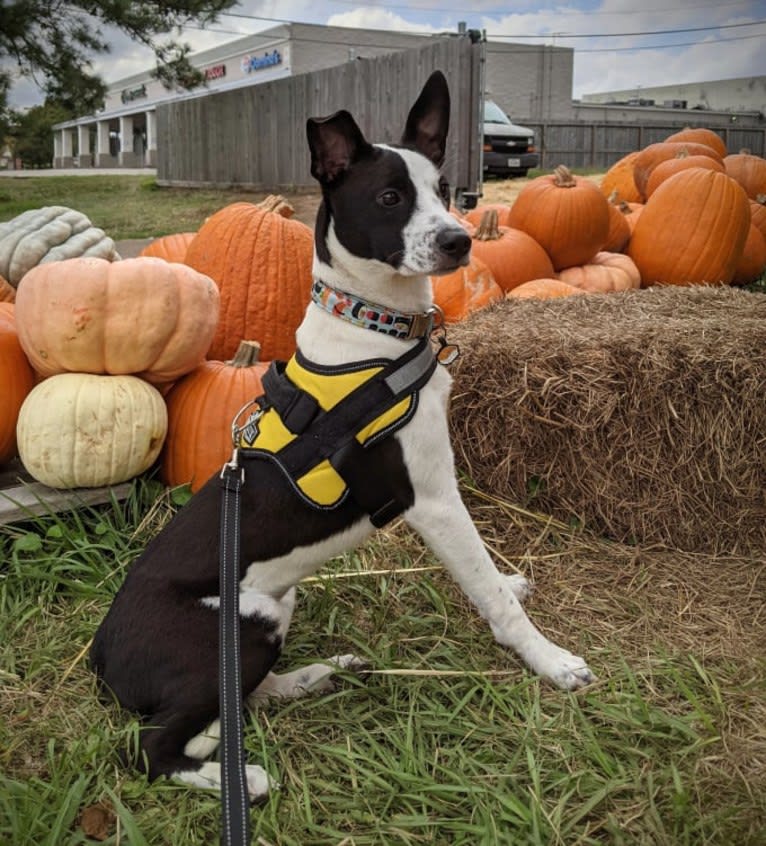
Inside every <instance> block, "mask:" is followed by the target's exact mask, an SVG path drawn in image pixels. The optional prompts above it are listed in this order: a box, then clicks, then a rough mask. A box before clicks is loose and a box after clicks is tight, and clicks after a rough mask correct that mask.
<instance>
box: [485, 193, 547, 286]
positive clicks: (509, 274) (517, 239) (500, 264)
mask: <svg viewBox="0 0 766 846" xmlns="http://www.w3.org/2000/svg"><path fill="white" fill-rule="evenodd" d="M471 254H472V255H473V256H475V257H476V258H479V259H481V260H482V261H483V262H484V263H485V264H486V265H487V267H488V268H489V269H490V271H491V273H492V276H493V277H494V279H495V282H497V284H498V285H499V286H500V287H501V288H502V289H503V291H505V292H507V291H510V290H511V289H512V288H515V287H516V286H517V285H521V284H522V283H523V282H529V280H530V279H540V278H541V277H543V276H553V265H552V264H551V260H550V258H548V253H546V252H545V250H544V249H543V248H542V247H541V246H540V245H539V244H538V243H537V241H535V239H534V238H532V237H531V236H530V235H527V233H526V232H522V231H521V230H520V229H511V228H510V227H508V226H498V217H497V211H496V210H495V209H490V210H489V211H486V212H484V217H482V219H481V223H480V224H479V227H478V229H477V230H476V232H475V234H474V236H473V245H472V247H471Z"/></svg>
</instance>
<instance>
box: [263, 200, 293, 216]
mask: <svg viewBox="0 0 766 846" xmlns="http://www.w3.org/2000/svg"><path fill="white" fill-rule="evenodd" d="M256 206H258V208H259V209H263V210H264V211H269V212H274V214H278V215H279V216H280V217H292V216H293V215H294V214H295V209H294V208H293V207H292V206H291V205H290V203H288V202H287V200H286V199H285V198H284V197H283V196H282V195H281V194H269V196H268V197H266V198H265V199H264V200H261V202H260V203H256Z"/></svg>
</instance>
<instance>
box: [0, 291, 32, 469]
mask: <svg viewBox="0 0 766 846" xmlns="http://www.w3.org/2000/svg"><path fill="white" fill-rule="evenodd" d="M0 305H2V307H1V308H0V396H2V398H3V401H2V403H0V464H2V463H4V462H6V461H9V460H10V459H11V458H13V456H14V455H16V422H17V421H18V418H19V410H20V409H21V406H22V403H23V402H24V400H25V399H26V396H27V394H28V393H29V392H30V391H31V390H32V388H33V387H34V384H35V374H34V371H33V370H32V367H31V366H30V364H29V361H28V360H27V357H26V355H24V350H22V348H21V344H20V343H19V338H18V334H17V332H16V322H15V320H14V317H13V306H11V305H9V304H7V303H2V304H0Z"/></svg>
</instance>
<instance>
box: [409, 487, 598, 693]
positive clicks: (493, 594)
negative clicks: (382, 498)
mask: <svg viewBox="0 0 766 846" xmlns="http://www.w3.org/2000/svg"><path fill="white" fill-rule="evenodd" d="M405 517H406V519H407V522H408V523H409V524H410V526H412V528H413V529H415V531H416V532H418V533H419V534H420V536H421V537H422V538H423V540H424V541H425V542H426V543H427V544H428V546H429V547H430V548H431V549H432V550H433V552H434V553H435V554H436V555H437V557H438V558H439V559H440V561H441V562H442V564H444V566H445V567H446V568H447V570H448V571H449V573H450V574H451V575H452V577H453V578H454V579H455V581H457V583H458V584H459V585H460V587H461V588H462V589H463V591H464V593H465V594H466V595H467V596H468V598H469V599H470V600H471V601H472V602H473V603H474V605H476V607H477V608H478V610H479V613H480V614H481V615H482V616H483V617H484V618H485V619H486V620H487V622H488V623H489V625H490V627H491V629H492V632H493V634H494V635H495V639H496V640H497V641H498V643H501V644H502V645H503V646H509V647H511V649H513V650H514V651H515V652H516V653H517V654H518V655H519V656H520V657H521V658H522V659H523V660H524V661H525V662H526V664H527V665H528V666H529V667H530V668H531V669H532V670H534V671H535V672H536V673H538V674H539V675H541V676H544V677H545V678H547V679H550V681H552V682H553V683H554V684H555V685H557V686H558V687H561V688H564V689H566V690H575V689H577V688H580V687H583V686H584V685H586V684H588V683H590V682H591V681H593V680H594V676H593V674H592V673H591V671H590V670H589V669H588V666H587V665H586V663H585V661H584V660H583V659H582V658H579V657H578V656H576V655H572V654H571V653H570V652H568V651H567V650H566V649H562V648H561V647H560V646H556V644H555V643H552V642H551V641H549V640H548V639H547V638H546V637H544V635H542V634H541V633H540V631H538V629H537V628H536V627H535V626H534V625H533V624H532V622H531V621H530V619H529V617H527V615H526V613H525V611H524V609H523V608H522V607H521V603H520V601H519V598H518V596H517V594H518V593H520V592H521V590H523V585H522V584H521V583H519V582H518V581H517V582H514V581H513V580H511V579H509V577H507V576H504V575H503V574H501V573H500V572H498V570H497V567H496V566H495V564H494V562H493V561H492V559H491V558H490V557H489V555H488V553H487V551H486V549H485V548H484V544H483V543H482V540H481V538H480V537H479V534H478V532H477V531H476V527H475V526H474V524H473V521H472V520H471V517H470V515H469V513H468V511H467V509H466V507H465V505H464V504H463V501H462V500H461V498H460V494H459V493H458V491H457V488H454V489H453V490H452V491H451V492H450V493H447V494H442V495H440V496H438V497H435V496H433V497H428V496H426V497H418V498H417V499H416V501H415V505H414V506H413V507H412V508H411V509H410V510H409V511H408V512H407V514H406V515H405Z"/></svg>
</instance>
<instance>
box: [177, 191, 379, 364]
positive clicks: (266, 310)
mask: <svg viewBox="0 0 766 846" xmlns="http://www.w3.org/2000/svg"><path fill="white" fill-rule="evenodd" d="M360 224H361V225H363V224H364V221H360ZM313 256H314V238H313V235H312V233H311V230H310V229H309V227H308V226H306V225H305V224H303V223H301V222H300V221H297V220H290V219H289V218H285V217H283V216H282V215H281V214H279V213H277V212H274V211H269V210H267V209H263V208H260V207H258V206H255V205H252V204H250V203H233V204H231V205H228V206H226V207H225V208H223V209H221V210H220V211H218V212H216V213H215V214H214V215H212V217H210V218H208V220H207V221H206V222H205V223H204V224H203V225H202V227H201V228H200V230H199V232H198V233H197V237H196V238H194V240H193V241H192V242H191V244H189V248H188V250H187V251H186V263H187V264H188V265H189V266H190V267H193V268H194V269H195V270H198V271H199V272H200V273H204V274H206V275H207V276H210V278H211V279H213V280H215V282H216V284H217V285H218V288H219V290H220V292H221V315H220V319H219V322H218V328H217V330H216V333H215V337H214V338H213V343H212V344H211V346H210V350H209V352H208V357H209V358H212V359H218V360H220V361H225V360H227V359H230V358H232V357H233V355H234V353H235V352H236V351H237V347H238V346H239V342H240V340H241V339H242V338H258V339H260V341H261V350H262V354H263V357H264V359H267V360H271V359H275V358H276V359H286V358H289V357H290V356H291V355H292V354H293V353H294V352H295V330H296V329H297V328H298V325H299V324H300V322H301V320H302V319H303V314H304V312H305V311H306V306H307V305H308V303H309V299H310V297H311V268H312V263H313Z"/></svg>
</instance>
